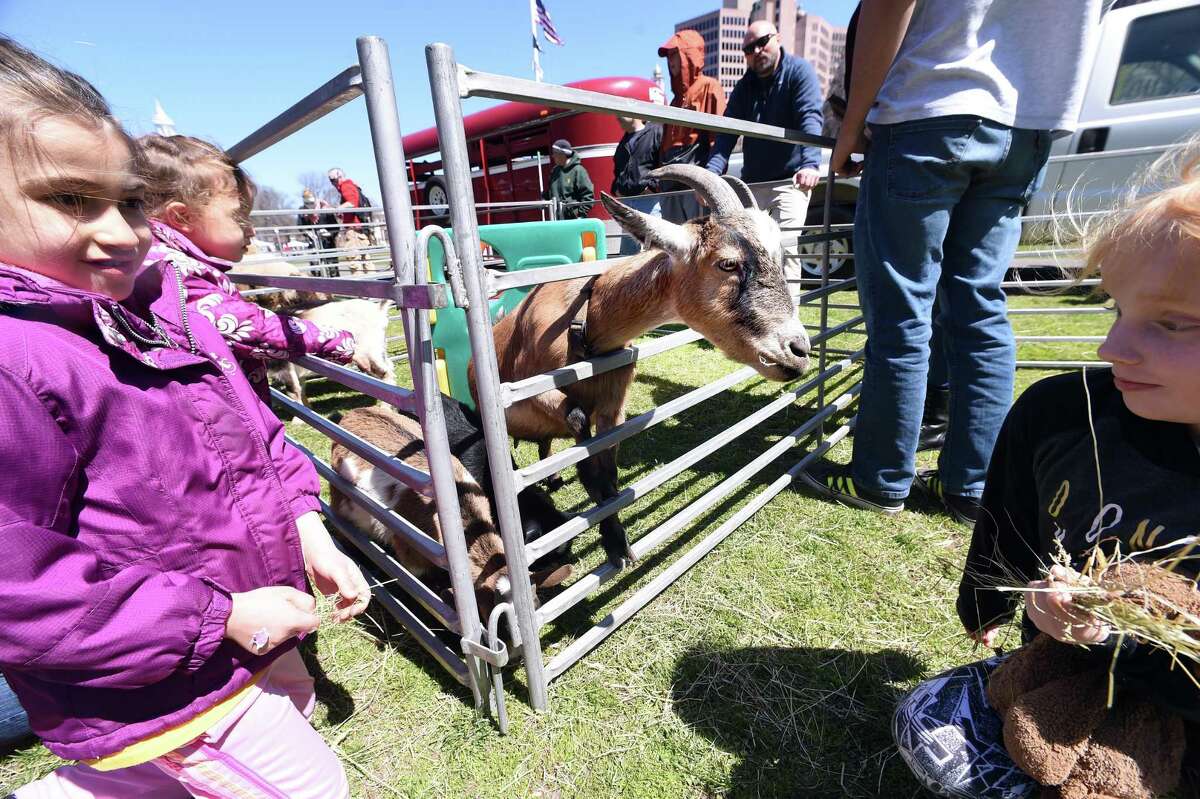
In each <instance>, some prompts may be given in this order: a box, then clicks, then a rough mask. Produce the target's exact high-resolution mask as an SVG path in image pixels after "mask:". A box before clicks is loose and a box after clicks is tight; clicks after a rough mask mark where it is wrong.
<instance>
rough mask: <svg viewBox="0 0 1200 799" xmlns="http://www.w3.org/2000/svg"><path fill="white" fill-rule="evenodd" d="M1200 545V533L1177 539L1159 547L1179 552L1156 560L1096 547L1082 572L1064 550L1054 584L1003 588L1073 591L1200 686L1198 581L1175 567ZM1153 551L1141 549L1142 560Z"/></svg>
mask: <svg viewBox="0 0 1200 799" xmlns="http://www.w3.org/2000/svg"><path fill="white" fill-rule="evenodd" d="M1198 544H1200V537H1198V536H1190V537H1188V538H1185V539H1181V540H1178V541H1174V542H1172V543H1170V544H1168V545H1165V546H1163V547H1159V548H1157V549H1158V551H1161V550H1163V549H1171V550H1175V551H1176V552H1175V554H1171V555H1169V556H1167V557H1163V558H1159V559H1155V560H1141V559H1138V560H1135V559H1134V557H1133V556H1132V555H1122V554H1121V552H1120V550H1119V549H1118V550H1117V551H1116V552H1115V553H1114V554H1113V555H1111V556H1109V555H1105V554H1104V552H1102V551H1101V549H1100V548H1099V547H1096V548H1094V549H1093V550H1092V553H1091V555H1089V556H1088V559H1087V561H1086V562H1085V563H1084V565H1083V567H1082V569H1080V570H1079V571H1076V570H1075V569H1073V568H1071V566H1070V562H1069V559H1068V557H1067V555H1066V553H1065V552H1060V553H1059V554H1058V556H1057V557H1056V558H1055V560H1056V561H1058V563H1057V565H1058V566H1060V567H1062V568H1061V569H1060V570H1058V577H1057V578H1056V579H1057V582H1058V584H1057V585H1055V586H1054V587H1053V588H1049V589H1029V588H1025V587H1011V588H1007V587H1006V588H1004V589H1002V590H1006V591H1013V590H1018V591H1029V590H1033V591H1037V590H1046V591H1055V592H1058V593H1066V594H1069V595H1070V597H1071V604H1072V605H1074V606H1075V607H1077V608H1078V609H1079V610H1081V611H1086V612H1087V613H1090V614H1091V615H1092V616H1093V617H1094V618H1095V619H1096V620H1097V621H1099V622H1100V623H1102V624H1104V625H1107V626H1108V627H1109V628H1110V630H1111V631H1112V634H1113V635H1116V636H1118V638H1126V637H1134V638H1137V639H1138V640H1139V641H1140V642H1142V643H1144V644H1148V645H1150V646H1154V647H1157V648H1159V649H1162V650H1163V651H1165V652H1167V653H1168V654H1170V656H1171V658H1172V661H1173V665H1174V666H1177V667H1181V668H1183V670H1184V673H1185V674H1186V675H1187V676H1188V677H1189V678H1190V679H1191V681H1192V682H1193V683H1194V684H1195V685H1196V688H1197V689H1198V690H1200V678H1198V676H1197V675H1198V674H1200V591H1197V588H1196V583H1195V582H1194V581H1193V580H1191V579H1188V578H1187V577H1184V576H1183V575H1181V574H1178V573H1177V572H1176V571H1175V569H1176V567H1177V566H1178V565H1179V564H1180V563H1181V562H1183V561H1184V560H1186V559H1187V558H1189V557H1190V556H1192V555H1191V553H1192V551H1193V550H1194V549H1195V548H1196V547H1197V545H1198ZM1154 551H1156V550H1149V551H1148V552H1142V553H1138V554H1139V558H1140V557H1141V556H1143V555H1146V554H1148V553H1149V552H1154ZM1064 573H1065V578H1064ZM1062 583H1066V585H1065V587H1064V586H1063V585H1062ZM1114 654H1115V653H1114ZM1109 704H1110V705H1111V704H1112V690H1111V674H1110V690H1109Z"/></svg>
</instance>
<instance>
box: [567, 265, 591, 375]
mask: <svg viewBox="0 0 1200 799" xmlns="http://www.w3.org/2000/svg"><path fill="white" fill-rule="evenodd" d="M598 277H599V275H595V276H593V277H591V278H589V279H588V282H586V283H584V284H583V287H582V288H580V289H579V296H580V297H582V298H583V302H581V303H580V304H579V310H577V311H576V312H575V318H574V319H572V320H571V327H570V328H569V329H568V330H567V354H568V356H569V357H568V359H567V362H568V363H575V362H576V361H583V360H586V359H588V358H590V357H592V355H594V354H595V353H593V352H592V344H591V342H590V341H588V329H587V326H588V325H587V322H588V320H587V318H588V309H589V308H591V305H592V289H593V288H595V286H596V278H598Z"/></svg>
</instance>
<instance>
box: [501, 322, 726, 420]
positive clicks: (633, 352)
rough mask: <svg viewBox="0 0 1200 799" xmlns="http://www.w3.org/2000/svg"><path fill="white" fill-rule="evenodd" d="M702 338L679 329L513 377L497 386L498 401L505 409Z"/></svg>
mask: <svg viewBox="0 0 1200 799" xmlns="http://www.w3.org/2000/svg"><path fill="white" fill-rule="evenodd" d="M702 338H704V336H702V335H700V334H699V333H697V332H696V331H695V330H691V329H688V330H680V331H679V332H677V333H672V334H670V335H669V336H663V337H662V338H658V339H655V340H654V341H650V342H646V343H644V344H634V345H633V346H632V347H626V348H625V349H623V350H617V351H615V352H611V353H609V354H607V355H599V356H597V357H595V358H592V359H591V360H587V361H577V362H575V363H572V364H567V365H566V366H563V367H560V368H558V369H553V370H551V371H549V372H546V373H545V374H540V375H534V376H533V377H527V378H525V379H524V380H515V381H513V382H512V383H505V384H503V385H502V386H501V387H500V397H501V401H502V402H503V403H504V407H506V408H507V407H509V406H511V405H513V404H514V403H517V402H520V401H521V400H523V399H527V398H529V397H533V396H536V395H538V394H541V393H542V392H543V391H549V390H550V389H552V388H558V387H560V386H568V385H570V384H571V383H577V382H578V381H580V380H584V379H586V378H589V377H593V376H595V375H602V374H604V373H605V372H611V371H612V370H613V369H619V368H621V367H622V366H628V365H629V364H631V363H633V362H634V361H641V360H645V359H646V358H649V357H651V356H653V355H660V354H662V353H664V352H669V351H670V350H673V349H675V348H677V347H682V346H684V345H685V344H691V343H692V342H693V341H699V340H700V339H702Z"/></svg>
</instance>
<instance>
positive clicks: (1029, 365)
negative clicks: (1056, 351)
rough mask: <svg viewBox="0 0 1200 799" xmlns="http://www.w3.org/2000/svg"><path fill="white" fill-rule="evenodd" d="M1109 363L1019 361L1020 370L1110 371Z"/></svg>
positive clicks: (1110, 365)
mask: <svg viewBox="0 0 1200 799" xmlns="http://www.w3.org/2000/svg"><path fill="white" fill-rule="evenodd" d="M1111 367H1112V364H1111V363H1109V362H1108V361H1017V368H1018V369H1109V368H1111Z"/></svg>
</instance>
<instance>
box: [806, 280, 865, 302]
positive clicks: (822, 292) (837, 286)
mask: <svg viewBox="0 0 1200 799" xmlns="http://www.w3.org/2000/svg"><path fill="white" fill-rule="evenodd" d="M805 282H807V281H805V280H802V281H801V285H803V284H804V283H805ZM857 285H858V278H856V277H848V278H845V279H843V280H838V281H835V282H833V283H828V284H826V285H824V286H822V287H821V288H819V289H813V290H812V291H806V292H804V293H803V294H801V295H800V296H799V297H798V298H797V299H796V304H797V305H807V304H808V303H810V302H813V301H814V300H819V299H821V298H823V297H827V296H828V295H830V294H833V293H834V292H836V291H849V290H850V289H852V288H854V287H855V286H857Z"/></svg>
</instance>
